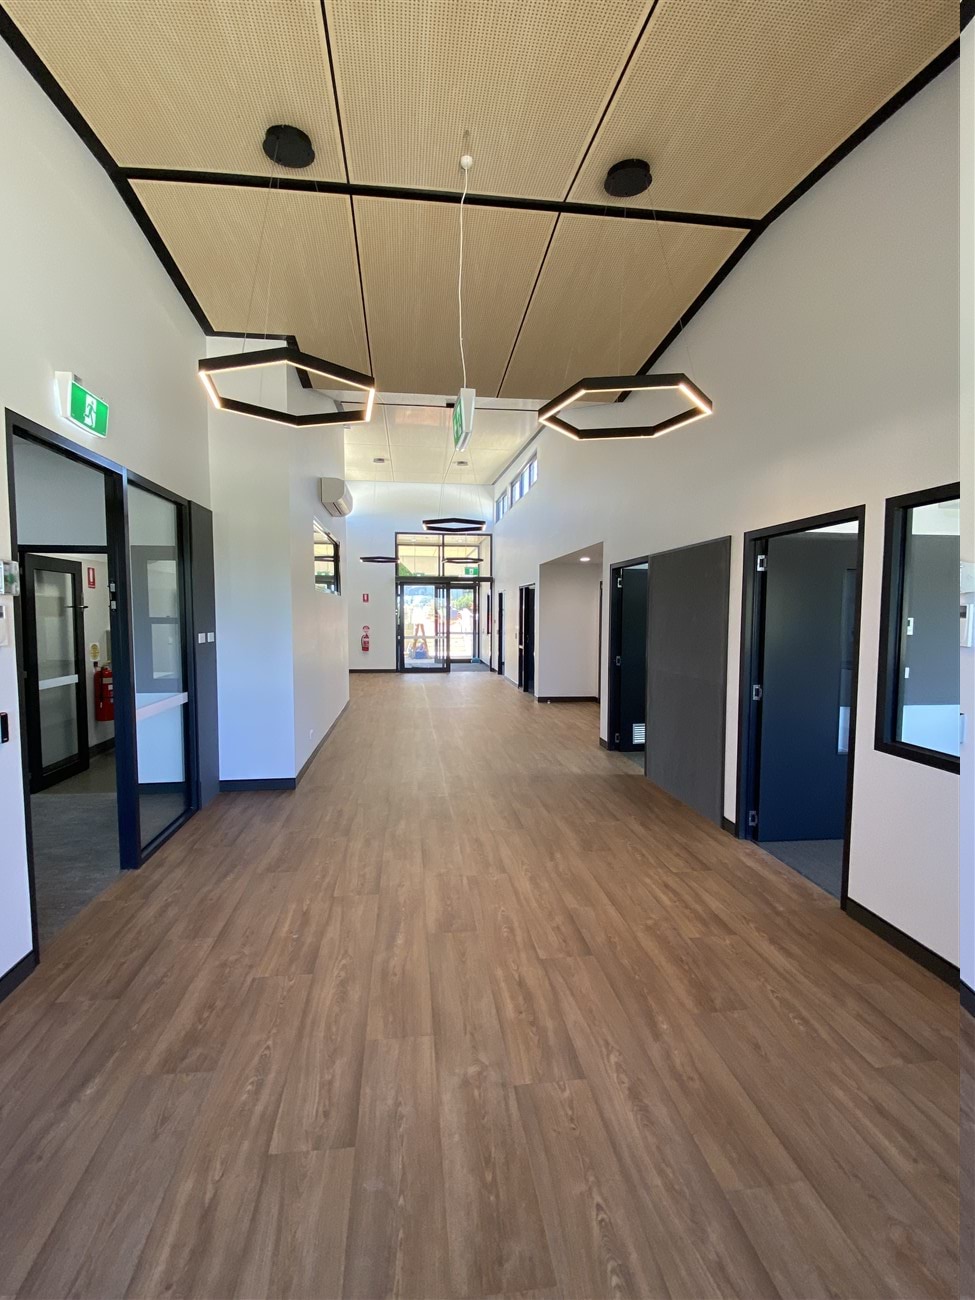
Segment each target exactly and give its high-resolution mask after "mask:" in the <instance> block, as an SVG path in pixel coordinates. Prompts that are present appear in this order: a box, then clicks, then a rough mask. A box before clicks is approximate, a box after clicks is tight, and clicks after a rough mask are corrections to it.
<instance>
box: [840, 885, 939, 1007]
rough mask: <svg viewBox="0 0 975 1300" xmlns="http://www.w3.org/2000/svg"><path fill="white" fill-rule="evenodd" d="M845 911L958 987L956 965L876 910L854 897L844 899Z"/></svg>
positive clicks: (927, 968)
mask: <svg viewBox="0 0 975 1300" xmlns="http://www.w3.org/2000/svg"><path fill="white" fill-rule="evenodd" d="M846 913H847V915H848V916H850V917H852V918H853V920H854V921H858V922H859V923H860V925H863V926H866V928H867V929H868V930H872V931H873V932H874V934H878V935H879V936H880V937H881V939H885V940H886V941H887V943H889V944H890V945H891V947H892V948H896V949H897V950H898V952H902V953H903V954H904V956H905V957H910V959H911V960H912V961H916V962H917V964H918V965H919V966H923V967H924V969H925V970H929V971H930V972H931V974H932V975H937V977H938V979H939V980H944V982H945V983H946V984H950V985H951V986H952V988H958V986H959V982H960V981H959V975H960V972H959V970H958V967H957V966H953V965H952V964H951V962H950V961H948V960H947V959H946V958H944V957H941V956H939V954H938V953H936V952H932V950H931V949H930V948H926V947H925V946H924V944H923V943H919V942H918V941H917V939H912V938H911V936H910V935H909V934H905V933H904V931H903V930H898V928H897V926H896V925H891V923H890V922H889V921H885V920H884V918H883V917H882V916H878V915H877V914H876V912H871V911H870V909H869V907H864V906H863V904H862V903H858V902H856V900H855V899H852V898H848V899H847V900H846Z"/></svg>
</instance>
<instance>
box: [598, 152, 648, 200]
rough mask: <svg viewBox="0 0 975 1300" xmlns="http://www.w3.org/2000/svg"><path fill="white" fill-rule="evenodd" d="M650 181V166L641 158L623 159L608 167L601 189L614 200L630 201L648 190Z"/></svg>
mask: <svg viewBox="0 0 975 1300" xmlns="http://www.w3.org/2000/svg"><path fill="white" fill-rule="evenodd" d="M652 180H653V177H652V176H651V175H650V164H649V163H648V162H645V161H644V159H643V158H624V159H623V161H622V162H618V163H613V165H612V167H610V169H609V171H608V172H607V173H606V179H605V180H604V181H603V188H604V189H605V191H606V193H607V194H612V196H613V198H614V199H632V198H634V197H635V196H636V195H637V194H643V193H644V191H646V190H648V189H649V188H650V182H651V181H652Z"/></svg>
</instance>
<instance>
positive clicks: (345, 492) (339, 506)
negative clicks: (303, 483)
mask: <svg viewBox="0 0 975 1300" xmlns="http://www.w3.org/2000/svg"><path fill="white" fill-rule="evenodd" d="M319 488H320V491H321V498H322V505H323V506H324V507H325V509H326V510H327V511H328V513H329V514H330V515H332V517H333V518H335V519H340V518H341V517H342V516H343V515H347V514H348V513H349V511H350V510H351V509H352V493H351V492H350V491H349V485H348V483H346V481H345V479H341V478H323V479H322V480H321V482H320V483H319Z"/></svg>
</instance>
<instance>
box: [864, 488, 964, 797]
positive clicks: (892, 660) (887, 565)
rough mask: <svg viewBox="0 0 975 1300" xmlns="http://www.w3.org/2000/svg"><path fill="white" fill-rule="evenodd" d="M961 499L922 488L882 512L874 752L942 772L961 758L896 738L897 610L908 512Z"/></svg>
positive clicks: (955, 768)
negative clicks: (882, 528)
mask: <svg viewBox="0 0 975 1300" xmlns="http://www.w3.org/2000/svg"><path fill="white" fill-rule="evenodd" d="M960 496H961V484H960V483H946V484H944V485H943V486H941V487H936V488H925V489H924V490H923V491H920V492H905V493H903V494H902V495H901V496H897V497H888V498H887V502H886V507H885V510H884V573H883V582H882V585H881V589H880V602H881V603H880V649H879V651H878V659H877V715H876V723H875V727H874V749H878V750H880V752H881V753H883V754H892V755H893V756H894V757H895V758H906V759H908V760H909V761H910V762H913V763H922V764H924V766H925V767H936V768H939V769H940V770H941V771H942V772H954V773H955V774H956V775H957V774H958V773H959V772H960V771H961V759H960V758H959V757H958V756H957V755H954V754H942V753H939V752H938V751H937V750H935V749H924V748H923V747H922V746H920V745H911V744H909V743H908V742H907V741H903V740H896V739H895V736H896V732H897V688H898V686H899V684H900V682H901V680H902V673H901V641H900V626H901V612H902V604H903V599H904V565H905V546H906V541H907V531H906V528H907V511H908V510H910V509H912V508H913V507H914V506H927V505H935V504H937V503H938V502H939V501H952V500H954V498H955V497H960Z"/></svg>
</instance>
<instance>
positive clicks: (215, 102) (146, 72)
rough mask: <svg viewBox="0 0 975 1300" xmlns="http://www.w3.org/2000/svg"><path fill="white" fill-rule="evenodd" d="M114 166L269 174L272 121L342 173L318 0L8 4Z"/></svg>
mask: <svg viewBox="0 0 975 1300" xmlns="http://www.w3.org/2000/svg"><path fill="white" fill-rule="evenodd" d="M5 8H6V10H7V12H8V13H9V15H10V17H11V18H12V19H13V21H14V22H15V23H16V24H17V26H18V27H19V28H20V30H21V31H22V32H23V34H24V36H25V37H26V38H27V40H28V41H29V42H30V44H31V45H32V46H33V47H34V49H35V50H36V51H37V53H38V54H39V55H40V57H41V58H42V59H43V61H44V63H45V64H46V65H47V67H48V68H49V69H50V71H51V72H52V73H53V75H54V76H55V77H56V78H57V80H58V81H59V82H60V83H61V86H62V87H63V88H64V90H65V91H66V92H67V94H68V96H69V98H70V99H71V101H72V102H73V103H74V105H75V107H76V108H78V109H79V110H80V112H81V113H82V114H83V115H84V117H85V119H86V120H87V122H88V123H89V125H90V126H91V127H92V129H93V130H94V132H95V134H96V135H97V136H98V138H99V139H100V140H101V142H102V144H104V145H105V147H106V149H108V151H109V153H110V154H111V155H112V157H113V158H114V159H115V161H116V162H117V163H120V164H122V165H123V166H144V167H175V168H180V167H182V168H188V169H192V170H200V171H220V172H236V173H245V174H257V175H265V174H267V173H269V172H271V171H272V170H273V169H272V165H271V162H270V160H269V159H268V158H266V157H265V156H264V153H263V152H262V150H261V143H262V141H263V139H264V133H265V131H266V129H267V128H268V127H269V126H271V125H273V124H274V123H276V122H290V123H292V124H293V125H295V126H299V127H301V128H302V129H303V130H305V131H307V132H308V134H309V135H310V136H311V138H312V141H313V142H314V146H315V153H316V158H315V163H314V165H313V166H312V167H311V168H310V169H309V170H308V171H307V172H305V173H303V174H304V175H306V176H317V177H319V178H328V179H331V180H344V179H345V170H344V167H343V164H342V150H341V146H340V142H339V134H338V125H337V121H336V115H335V103H334V97H333V92H332V86H331V79H330V76H329V70H328V52H327V48H326V44H325V28H324V24H323V22H322V12H321V7H320V5H319V0H125V2H124V3H121V4H120V3H118V0H115V2H114V3H106V2H105V0H5Z"/></svg>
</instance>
